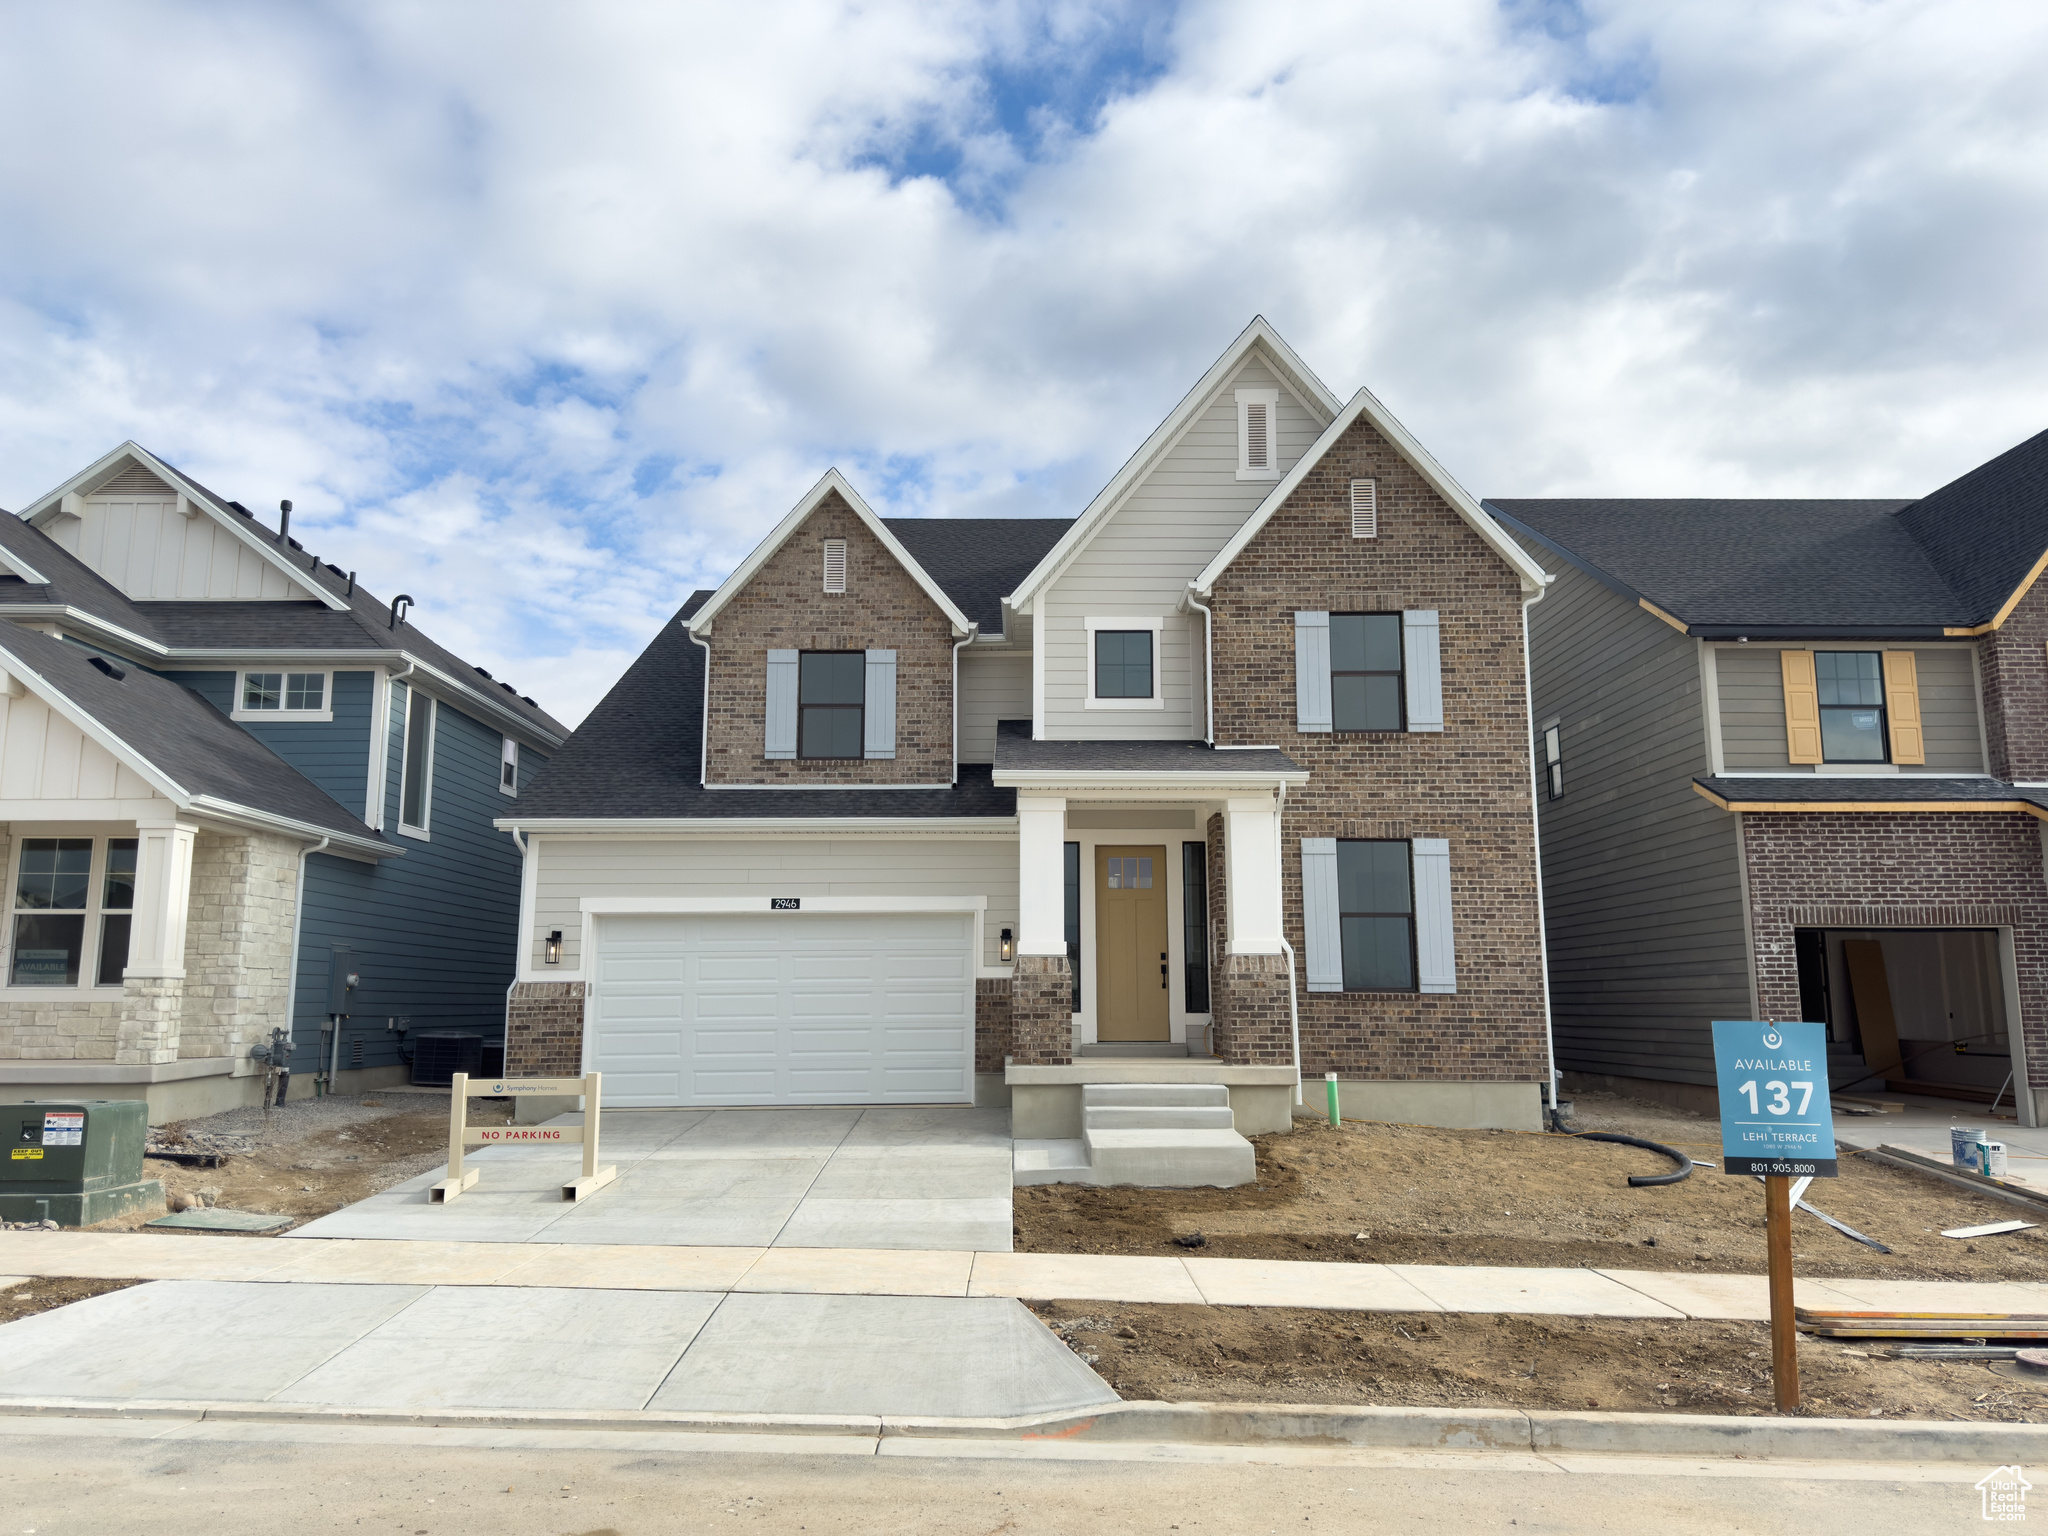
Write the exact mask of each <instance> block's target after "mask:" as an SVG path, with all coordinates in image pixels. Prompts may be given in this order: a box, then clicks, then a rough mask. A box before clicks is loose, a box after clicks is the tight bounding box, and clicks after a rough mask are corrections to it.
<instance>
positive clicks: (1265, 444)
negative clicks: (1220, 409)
mask: <svg viewBox="0 0 2048 1536" xmlns="http://www.w3.org/2000/svg"><path fill="white" fill-rule="evenodd" d="M1279 425H1280V391H1279V390H1277V389H1240V390H1239V391H1238V392H1237V478H1238V479H1240V480H1278V479H1279V478H1280V462H1279V461H1280V453H1279V443H1278V441H1277V438H1278V435H1279V433H1278V428H1279Z"/></svg>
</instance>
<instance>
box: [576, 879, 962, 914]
mask: <svg viewBox="0 0 2048 1536" xmlns="http://www.w3.org/2000/svg"><path fill="white" fill-rule="evenodd" d="M799 878H800V877H799ZM772 899H773V898H771V897H768V896H584V897H580V898H579V899H578V900H577V903H576V910H577V911H579V912H582V913H585V914H587V915H589V916H592V917H646V916H650V915H652V916H686V915H696V914H707V913H708V914H713V915H716V914H719V913H726V914H734V915H737V914H744V913H754V912H772V911H773V910H774V908H772V907H770V906H769V905H768V903H769V901H770V900H772ZM797 899H798V900H800V901H801V902H803V906H802V907H800V908H799V909H798V910H796V911H795V912H792V913H790V914H788V915H789V916H791V917H802V916H803V915H804V913H806V912H986V911H987V910H988V898H987V897H986V896H803V895H799V896H798V898H797Z"/></svg>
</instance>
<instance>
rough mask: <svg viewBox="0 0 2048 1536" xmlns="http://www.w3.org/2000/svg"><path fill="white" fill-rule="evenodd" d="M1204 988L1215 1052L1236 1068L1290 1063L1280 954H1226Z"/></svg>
mask: <svg viewBox="0 0 2048 1536" xmlns="http://www.w3.org/2000/svg"><path fill="white" fill-rule="evenodd" d="M1209 987H1210V994H1209V1003H1210V1007H1211V1009H1212V1013H1211V1017H1212V1018H1213V1019H1214V1020H1215V1025H1216V1044H1215V1051H1216V1054H1217V1055H1218V1056H1220V1057H1222V1058H1223V1060H1225V1061H1227V1062H1229V1063H1231V1064H1232V1065H1233V1066H1240V1067H1285V1066H1291V1065H1292V1064H1293V1062H1294V1032H1293V1025H1292V1017H1291V1015H1290V1013H1289V1011H1288V1007H1287V957H1286V956H1285V955H1225V956H1224V957H1223V965H1222V968H1221V970H1220V971H1219V973H1218V974H1217V975H1216V976H1215V977H1214V978H1213V979H1212V980H1211V981H1210V983H1209Z"/></svg>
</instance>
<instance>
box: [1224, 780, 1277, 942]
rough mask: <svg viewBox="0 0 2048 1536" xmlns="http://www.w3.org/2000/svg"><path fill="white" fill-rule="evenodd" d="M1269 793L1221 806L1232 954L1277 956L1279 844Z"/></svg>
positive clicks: (1228, 802)
mask: <svg viewBox="0 0 2048 1536" xmlns="http://www.w3.org/2000/svg"><path fill="white" fill-rule="evenodd" d="M1278 814H1279V810H1278V807H1277V805H1276V804H1275V802H1274V800H1273V798H1272V797H1271V796H1270V795H1260V796H1257V797H1253V796H1245V797H1243V798H1232V799H1230V800H1227V801H1225V802H1224V806H1223V892H1224V897H1225V900H1226V903H1227V911H1228V915H1229V921H1230V941H1229V951H1230V953H1231V954H1233V955H1277V954H1280V953H1282V950H1281V948H1280V845H1279V839H1278V837H1277V836H1276V834H1275V830H1274V820H1275V818H1276V817H1277V816H1278Z"/></svg>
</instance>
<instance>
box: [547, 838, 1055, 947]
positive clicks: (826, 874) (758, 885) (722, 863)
mask: <svg viewBox="0 0 2048 1536" xmlns="http://www.w3.org/2000/svg"><path fill="white" fill-rule="evenodd" d="M534 841H535V843H536V844H537V846H538V853H537V856H538V858H539V861H540V862H539V864H538V865H537V867H536V868H535V871H534V908H533V913H534V915H533V929H532V931H531V932H530V933H529V934H528V935H527V945H528V953H527V961H526V963H527V965H528V967H529V968H530V974H531V975H532V976H533V978H534V979H535V980H536V981H546V980H548V979H549V978H550V977H551V976H554V975H559V974H562V973H564V972H574V973H578V974H580V973H581V968H582V954H581V952H580V946H581V939H582V931H583V913H582V905H581V904H582V900H583V898H584V897H586V896H597V897H606V896H609V897H622V896H623V897H704V896H762V897H767V896H798V897H802V896H868V897H881V898H887V897H892V896H895V897H922V896H985V897H987V898H988V908H987V911H986V913H985V915H984V920H983V925H982V927H983V934H982V954H981V956H980V963H981V964H982V965H984V966H994V965H999V964H1001V957H1000V954H999V952H998V944H999V942H1000V935H1001V933H1002V930H1003V929H1005V928H1009V929H1013V930H1014V929H1015V928H1016V926H1017V841H1016V838H1015V836H1014V835H1010V836H970V837H947V836H945V835H943V834H933V835H929V836H920V835H915V834H911V835H906V836H904V837H903V838H901V839H897V838H892V837H832V836H830V835H821V836H817V837H806V836H787V835H781V834H776V835H767V836H750V837H744V838H740V837H735V838H732V839H726V838H711V837H662V836H660V835H658V834H650V835H648V836H645V837H633V838H624V837H620V838H612V837H576V836H573V835H565V834H558V833H543V834H535V837H534ZM558 928H559V929H560V930H561V932H562V960H561V964H559V965H547V964H545V963H544V961H545V959H546V955H545V950H546V941H547V936H548V934H549V933H551V932H553V931H554V930H555V929H558Z"/></svg>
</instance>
